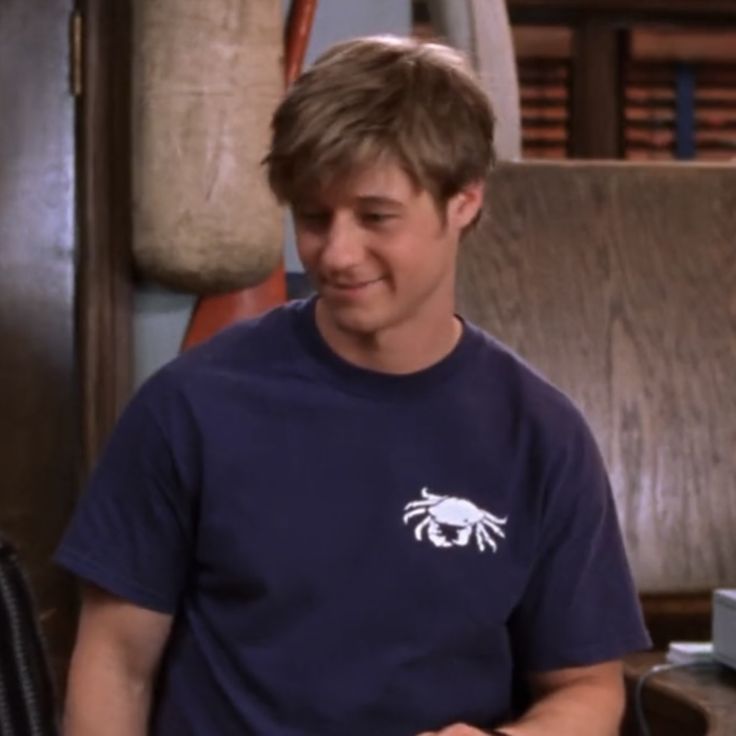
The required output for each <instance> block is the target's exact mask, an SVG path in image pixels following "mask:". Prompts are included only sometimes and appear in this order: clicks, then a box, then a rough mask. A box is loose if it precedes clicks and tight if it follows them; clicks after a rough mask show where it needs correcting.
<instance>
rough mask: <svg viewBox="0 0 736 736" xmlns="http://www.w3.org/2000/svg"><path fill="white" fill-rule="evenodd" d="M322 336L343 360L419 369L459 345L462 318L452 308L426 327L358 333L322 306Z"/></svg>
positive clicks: (390, 369) (388, 369)
mask: <svg viewBox="0 0 736 736" xmlns="http://www.w3.org/2000/svg"><path fill="white" fill-rule="evenodd" d="M315 318H316V322H317V328H318V330H319V332H320V334H321V335H322V338H323V339H324V340H325V342H326V343H327V344H328V345H329V346H330V348H331V349H332V350H333V351H334V352H335V353H337V355H339V356H340V357H341V358H343V360H346V361H347V362H349V363H352V364H353V365H356V366H359V367H360V368H366V369H368V370H372V371H378V372H380V373H394V374H404V373H415V372H417V371H420V370H423V369H424V368H429V367H430V366H432V365H434V364H435V363H437V362H439V361H440V360H442V359H443V358H445V357H446V356H447V355H449V354H450V353H451V352H452V350H453V349H454V348H455V346H456V345H457V343H458V341H459V340H460V337H461V335H462V331H463V327H462V322H461V321H460V320H459V319H458V318H457V317H456V316H455V315H454V313H453V312H452V311H451V310H448V312H447V313H446V314H445V315H443V316H442V317H440V318H439V319H437V320H435V321H433V322H431V323H430V324H429V325H427V326H426V327H425V329H417V328H416V326H415V327H414V328H413V329H412V330H411V331H409V330H405V329H401V327H396V328H391V327H389V328H387V329H384V330H381V331H380V332H378V333H365V334H361V333H354V332H351V331H348V330H344V329H342V328H341V327H340V326H339V325H337V324H335V323H334V322H333V321H332V320H331V319H330V317H329V315H328V314H327V313H326V312H325V310H323V309H322V308H321V305H320V302H319V300H318V301H317V305H316V314H315Z"/></svg>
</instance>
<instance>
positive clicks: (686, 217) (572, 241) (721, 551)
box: [458, 162, 736, 646]
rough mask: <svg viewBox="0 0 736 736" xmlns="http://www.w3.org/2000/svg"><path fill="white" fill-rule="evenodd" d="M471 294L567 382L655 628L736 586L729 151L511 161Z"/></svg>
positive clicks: (492, 198) (705, 624) (732, 175)
mask: <svg viewBox="0 0 736 736" xmlns="http://www.w3.org/2000/svg"><path fill="white" fill-rule="evenodd" d="M486 200H487V201H486V212H485V214H484V218H483V220H482V221H481V222H480V223H479V226H478V227H477V229H476V231H475V232H474V233H473V234H472V235H471V236H469V238H468V240H467V241H466V242H465V243H464V244H463V245H462V246H461V248H462V251H461V259H460V267H459V274H458V290H459V302H460V307H461V311H462V312H463V313H464V314H465V315H467V316H468V317H469V318H470V319H472V320H474V321H475V322H477V323H478V324H480V325H481V326H483V327H484V328H486V329H488V330H489V331H490V332H491V333H492V334H494V335H496V336H497V337H499V338H500V339H501V340H502V341H504V342H505V343H507V344H508V345H510V346H511V347H512V348H513V349H515V350H516V351H517V352H518V353H520V354H521V355H522V356H523V357H524V358H526V359H528V360H529V361H530V362H531V363H533V364H534V365H535V366H537V367H538V368H539V369H540V370H541V371H542V372H543V373H544V374H546V375H547V376H548V377H549V378H550V379H551V380H552V381H553V382H554V383H555V384H557V385H558V386H560V387H561V388H562V389H563V390H564V391H565V392H567V393H568V395H570V396H571V397H572V398H573V399H574V400H575V401H576V402H577V403H578V405H579V406H580V407H581V408H582V409H583V411H584V412H585V414H586V415H587V417H588V419H589V421H590V424H591V425H592V428H593V431H594V433H595V435H596V436H597V438H598V441H599V443H600V445H601V449H602V452H603V455H604V457H605V459H606V461H607V464H608V468H609V471H610V476H611V481H612V485H613V490H614V493H615V496H616V501H617V505H618V511H619V515H620V519H621V523H622V527H623V532H624V535H625V541H626V546H627V549H628V553H629V556H630V560H631V563H632V566H633V569H634V574H635V577H636V581H637V585H638V588H639V590H640V592H641V595H642V600H643V603H644V609H645V615H646V618H647V621H648V624H649V627H650V630H651V633H652V635H653V638H654V640H655V644H657V645H658V646H664V645H665V644H666V642H668V641H670V640H671V639H673V638H678V639H683V638H685V639H693V638H696V639H708V638H709V637H710V594H711V590H712V589H713V588H714V587H728V586H736V458H734V455H733V453H734V448H736V168H735V167H732V166H726V165H696V164H679V163H678V164H663V165H639V164H628V163H592V162H589V163H585V162H567V163H554V164H541V163H519V164H508V165H504V166H502V167H500V168H499V169H498V170H496V171H495V172H493V174H492V175H491V176H490V178H489V180H488V190H487V197H486Z"/></svg>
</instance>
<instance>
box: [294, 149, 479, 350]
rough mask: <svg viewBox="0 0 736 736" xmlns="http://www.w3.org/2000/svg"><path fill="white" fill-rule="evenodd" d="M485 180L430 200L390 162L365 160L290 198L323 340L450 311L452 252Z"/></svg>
mask: <svg viewBox="0 0 736 736" xmlns="http://www.w3.org/2000/svg"><path fill="white" fill-rule="evenodd" d="M482 191H483V188H482V185H481V184H480V183H478V184H473V185H471V186H470V187H468V188H467V189H466V190H463V192H461V193H459V194H457V195H455V196H454V197H453V198H451V199H450V200H449V201H448V202H447V204H446V207H445V210H446V212H445V217H444V218H442V217H440V213H439V212H438V211H437V206H436V204H435V201H434V200H433V199H432V197H431V196H430V194H429V193H428V192H427V191H424V190H417V189H416V188H415V187H414V185H413V184H412V182H411V180H410V179H409V177H408V176H407V175H406V174H405V173H404V172H403V171H402V170H401V169H400V168H399V167H398V166H397V165H395V164H390V163H386V164H381V165H376V166H373V167H369V168H365V169H362V170H361V171H359V172H358V173H356V174H355V175H354V176H351V177H350V178H349V179H347V180H345V181H341V182H337V183H336V184H335V185H333V186H331V187H330V188H329V189H328V190H327V191H324V192H315V195H314V197H313V198H308V199H305V200H303V201H298V202H294V203H293V204H292V209H293V214H294V223H295V228H296V241H297V249H298V251H299V256H300V258H301V260H302V263H303V264H304V268H305V270H306V271H307V273H308V274H309V276H310V277H311V279H312V282H313V284H314V286H315V288H316V290H317V292H318V294H319V296H320V301H319V303H318V324H319V325H320V328H321V329H322V331H323V333H324V336H325V337H326V338H327V339H328V342H332V344H333V347H336V345H335V340H337V341H338V344H339V341H340V340H365V339H366V338H374V339H375V338H379V337H380V336H381V334H384V333H385V334H388V333H390V332H395V333H396V334H406V333H405V332H404V330H406V329H409V330H412V329H417V330H425V331H429V332H430V333H431V331H432V329H433V324H434V325H435V326H436V325H437V324H438V323H437V320H447V319H450V320H451V319H452V315H453V310H454V282H455V259H456V257H457V247H458V241H459V237H460V233H461V231H462V229H463V228H464V227H465V226H466V225H468V224H469V223H470V222H471V221H472V219H473V218H474V217H475V215H476V213H477V212H478V209H479V207H480V204H481V200H482Z"/></svg>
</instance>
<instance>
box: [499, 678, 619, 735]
mask: <svg viewBox="0 0 736 736" xmlns="http://www.w3.org/2000/svg"><path fill="white" fill-rule="evenodd" d="M623 709H624V695H623V689H621V690H619V689H618V688H610V687H609V688H602V687H600V686H596V685H589V684H585V683H581V684H579V685H572V686H569V687H566V688H564V689H561V690H559V691H555V692H551V693H548V694H546V695H544V696H542V697H541V698H540V699H539V700H538V701H537V702H536V703H535V704H534V705H533V706H532V707H531V708H530V709H529V710H528V711H527V712H526V714H525V715H524V716H523V717H522V718H520V719H519V720H518V721H515V722H514V723H509V724H508V725H505V726H503V727H502V730H503V731H504V732H506V733H508V734H509V736H550V734H565V736H616V734H618V729H619V726H620V722H621V717H622V715H623Z"/></svg>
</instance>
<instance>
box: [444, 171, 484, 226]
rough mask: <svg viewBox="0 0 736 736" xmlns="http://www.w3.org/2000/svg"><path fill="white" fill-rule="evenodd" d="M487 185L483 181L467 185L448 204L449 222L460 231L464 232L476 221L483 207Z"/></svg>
mask: <svg viewBox="0 0 736 736" xmlns="http://www.w3.org/2000/svg"><path fill="white" fill-rule="evenodd" d="M485 190H486V183H485V181H483V180H482V179H478V180H477V181H472V182H470V183H469V184H466V185H465V186H464V187H463V188H462V189H461V190H460V191H459V192H458V193H457V194H455V195H454V196H453V197H451V198H450V201H449V202H448V208H447V214H448V220H449V221H450V222H452V223H453V224H454V225H455V226H456V227H457V228H458V229H460V230H464V229H465V228H466V227H467V226H468V225H470V223H471V222H473V221H474V220H475V218H476V217H477V216H478V213H479V212H480V208H481V207H482V206H483V198H484V196H485Z"/></svg>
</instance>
